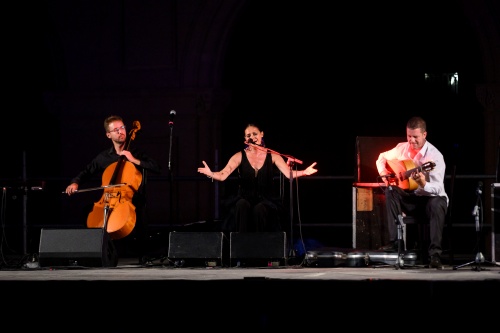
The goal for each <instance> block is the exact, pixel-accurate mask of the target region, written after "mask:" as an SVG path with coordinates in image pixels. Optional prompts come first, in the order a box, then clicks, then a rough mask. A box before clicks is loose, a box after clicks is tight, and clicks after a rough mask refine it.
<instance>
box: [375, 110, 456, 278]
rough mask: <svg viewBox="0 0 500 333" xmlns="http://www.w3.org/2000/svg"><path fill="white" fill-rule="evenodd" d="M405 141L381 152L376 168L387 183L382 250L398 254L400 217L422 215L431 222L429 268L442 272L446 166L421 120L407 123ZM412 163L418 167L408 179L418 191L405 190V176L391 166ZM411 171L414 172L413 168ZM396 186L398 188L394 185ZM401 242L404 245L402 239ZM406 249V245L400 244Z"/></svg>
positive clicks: (445, 210)
mask: <svg viewBox="0 0 500 333" xmlns="http://www.w3.org/2000/svg"><path fill="white" fill-rule="evenodd" d="M406 138H407V141H406V142H400V143H398V144H397V145H396V146H395V147H394V148H392V149H390V150H388V151H385V152H382V153H381V154H380V155H379V157H378V159H377V161H376V166H377V170H378V173H379V175H380V176H381V178H382V179H383V181H384V182H385V183H386V185H388V186H387V188H386V190H385V197H386V209H387V223H388V229H389V237H390V243H389V244H387V245H385V246H382V247H381V248H380V249H379V250H383V251H387V252H395V251H398V245H399V244H398V242H397V224H396V223H397V221H398V215H400V214H401V213H405V214H407V215H420V216H424V217H426V218H427V219H428V220H429V223H430V245H429V248H428V253H429V267H430V268H437V269H442V268H443V265H442V263H441V254H442V247H441V242H442V238H443V228H444V224H445V219H446V212H447V210H448V195H447V194H446V191H445V188H444V177H445V169H446V165H445V162H444V158H443V155H442V154H441V152H440V151H439V150H438V149H437V148H436V147H435V146H434V145H432V144H431V143H430V142H429V141H427V139H426V138H427V125H426V122H425V120H424V119H422V118H421V117H413V118H411V119H410V120H408V122H407V124H406ZM398 161H399V162H400V163H407V162H408V161H409V162H411V164H412V165H415V166H416V168H415V169H414V170H413V171H410V174H409V175H408V178H409V179H408V180H409V181H410V182H411V183H413V184H414V185H415V186H414V188H415V189H412V187H410V188H402V187H401V186H399V183H400V182H402V180H403V178H404V177H403V176H402V173H395V170H393V169H392V168H391V167H390V165H391V163H392V165H394V163H397V162H398ZM429 162H431V163H432V166H433V168H432V170H430V171H428V170H427V171H426V170H423V169H420V168H419V166H422V165H428V164H429ZM410 170H411V169H410ZM394 185H396V186H394ZM401 242H403V241H402V240H401ZM401 248H402V249H404V244H401Z"/></svg>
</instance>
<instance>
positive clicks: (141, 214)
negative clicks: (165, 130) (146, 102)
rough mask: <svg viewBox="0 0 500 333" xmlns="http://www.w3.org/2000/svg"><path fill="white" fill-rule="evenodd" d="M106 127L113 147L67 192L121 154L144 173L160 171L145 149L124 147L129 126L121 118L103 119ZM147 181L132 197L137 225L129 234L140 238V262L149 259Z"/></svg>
mask: <svg viewBox="0 0 500 333" xmlns="http://www.w3.org/2000/svg"><path fill="white" fill-rule="evenodd" d="M104 130H105V134H106V137H107V138H108V139H110V140H111V143H112V144H113V146H112V147H110V148H109V149H106V150H104V151H102V152H100V153H99V154H98V155H97V156H96V157H94V159H93V160H92V161H91V162H90V163H88V164H87V165H86V166H85V168H84V169H83V170H82V171H81V172H80V173H78V175H77V176H76V177H74V178H73V179H71V182H70V184H69V185H68V187H66V191H65V192H66V193H67V194H68V195H72V194H74V193H76V192H77V191H78V188H79V186H80V185H81V184H82V183H84V182H85V181H87V180H89V179H90V178H92V177H95V176H102V175H104V172H105V171H106V169H107V168H108V167H112V166H113V163H115V162H118V161H119V160H120V159H121V158H122V157H121V156H123V157H125V159H123V160H126V161H128V162H131V163H133V165H134V166H135V167H136V168H137V170H138V171H139V172H140V173H141V174H143V170H147V171H148V172H153V173H155V174H158V173H160V171H161V167H160V165H159V164H158V163H157V162H156V161H155V160H154V159H152V158H150V157H149V156H148V155H147V154H145V153H144V152H143V151H140V150H139V149H137V148H130V150H126V149H125V148H126V143H127V129H126V127H125V124H124V122H123V119H122V117H120V116H118V115H112V116H109V117H107V118H106V119H105V120H104ZM128 139H130V138H128ZM129 142H130V141H129ZM108 170H109V169H108ZM144 184H145V179H142V181H141V183H140V186H139V188H138V190H137V192H136V193H135V194H134V195H133V198H132V204H133V205H134V206H135V209H136V210H135V212H136V225H135V227H134V229H133V230H132V233H131V235H130V237H132V238H133V239H136V240H137V249H136V252H137V253H136V254H137V255H138V256H139V263H140V264H143V265H144V264H146V263H147V261H148V260H147V255H148V253H147V251H148V248H147V247H148V243H147V239H148V228H147V221H146V218H145V211H144V209H145V193H144V192H145V190H144ZM103 185H107V184H103ZM111 214H112V213H111ZM127 238H129V237H127Z"/></svg>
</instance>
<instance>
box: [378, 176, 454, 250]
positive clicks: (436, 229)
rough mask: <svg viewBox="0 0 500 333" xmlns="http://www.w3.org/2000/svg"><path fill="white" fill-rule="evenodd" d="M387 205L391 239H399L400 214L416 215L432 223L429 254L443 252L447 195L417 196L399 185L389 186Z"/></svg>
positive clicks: (386, 193) (386, 191) (387, 189)
mask: <svg viewBox="0 0 500 333" xmlns="http://www.w3.org/2000/svg"><path fill="white" fill-rule="evenodd" d="M385 205H386V209H387V227H388V228H389V230H388V231H389V237H390V241H391V242H394V241H396V240H397V236H398V230H397V222H398V215H399V214H401V213H405V214H406V215H411V216H415V217H417V218H419V219H422V218H424V219H426V220H428V221H429V225H430V232H429V236H430V244H429V248H428V253H429V256H432V255H433V254H438V255H439V256H441V253H442V252H443V250H442V247H441V241H442V239H443V228H444V224H445V221H446V212H447V210H448V205H447V203H446V197H438V196H417V195H415V194H414V193H413V192H409V191H405V190H403V189H401V188H399V187H397V186H388V187H387V188H386V189H385Z"/></svg>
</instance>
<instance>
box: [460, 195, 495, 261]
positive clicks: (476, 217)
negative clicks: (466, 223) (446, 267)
mask: <svg viewBox="0 0 500 333" xmlns="http://www.w3.org/2000/svg"><path fill="white" fill-rule="evenodd" d="M481 193H482V191H481V189H480V188H478V189H477V190H476V194H477V197H476V205H475V206H474V211H473V212H472V215H473V216H474V220H475V222H476V247H477V249H478V252H477V253H476V257H475V259H474V260H473V261H470V262H468V263H465V264H463V265H458V266H454V267H453V270H457V269H459V268H461V267H465V266H469V265H472V264H476V267H474V268H472V270H474V271H484V270H485V269H484V268H481V264H482V263H488V264H491V265H493V266H496V264H495V263H493V262H491V261H487V260H485V259H484V256H483V254H482V253H481V251H479V243H480V241H479V239H480V236H481V228H480V223H479V212H480V211H482V209H481V208H482V206H483V204H482V201H481ZM482 217H483V214H482V212H481V221H482Z"/></svg>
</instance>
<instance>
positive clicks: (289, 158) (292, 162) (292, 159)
mask: <svg viewBox="0 0 500 333" xmlns="http://www.w3.org/2000/svg"><path fill="white" fill-rule="evenodd" d="M245 144H247V145H249V146H252V147H254V148H256V149H259V150H261V151H264V152H267V153H271V154H276V155H280V156H283V157H286V158H287V164H288V166H289V169H290V176H289V183H290V237H289V239H290V241H289V242H290V243H289V249H288V259H290V258H295V250H294V248H293V166H294V165H295V163H298V164H302V163H303V162H302V161H301V160H299V159H297V158H295V157H293V156H290V155H285V154H281V153H279V152H277V151H274V150H272V149H269V148H265V147H262V146H259V145H256V144H254V143H252V142H245Z"/></svg>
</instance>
